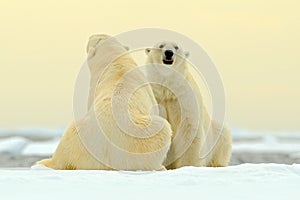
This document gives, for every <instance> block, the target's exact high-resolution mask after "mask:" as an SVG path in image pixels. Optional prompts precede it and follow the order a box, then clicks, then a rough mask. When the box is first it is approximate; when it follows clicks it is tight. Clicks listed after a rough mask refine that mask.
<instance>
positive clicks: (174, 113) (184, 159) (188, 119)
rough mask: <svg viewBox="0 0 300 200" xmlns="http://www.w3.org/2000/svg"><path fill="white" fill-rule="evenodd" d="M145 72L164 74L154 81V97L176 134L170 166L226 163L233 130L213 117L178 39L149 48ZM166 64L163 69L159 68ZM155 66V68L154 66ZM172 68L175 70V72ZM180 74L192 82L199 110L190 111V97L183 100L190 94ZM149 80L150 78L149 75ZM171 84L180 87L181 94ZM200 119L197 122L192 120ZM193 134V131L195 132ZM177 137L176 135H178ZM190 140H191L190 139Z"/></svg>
mask: <svg viewBox="0 0 300 200" xmlns="http://www.w3.org/2000/svg"><path fill="white" fill-rule="evenodd" d="M146 54H147V64H149V66H147V69H146V73H147V76H148V79H149V76H151V79H153V78H152V77H155V79H156V80H157V79H158V78H157V77H158V76H159V75H160V76H163V78H162V79H161V80H160V81H161V83H162V84H160V83H155V84H154V83H153V82H152V81H151V82H152V83H151V86H152V89H153V92H154V95H155V98H156V100H157V102H158V104H159V105H160V106H161V107H162V108H163V109H162V110H163V111H164V112H161V113H163V114H161V116H164V117H165V118H166V119H167V120H168V122H169V123H170V124H171V127H172V131H173V135H172V143H171V147H170V150H169V152H168V155H167V159H166V161H165V166H166V168H167V169H175V168H179V167H182V166H212V167H218V166H227V165H228V162H229V160H230V157H231V133H230V130H229V129H228V128H227V127H226V126H224V127H222V125H221V124H219V123H217V122H216V121H214V120H211V117H210V116H209V114H208V112H207V109H206V107H205V105H204V102H203V98H202V96H201V91H200V87H199V85H198V84H197V81H196V80H195V78H194V77H193V76H192V74H191V72H190V70H189V69H190V67H191V66H190V65H189V64H188V63H187V61H186V58H187V57H188V56H189V53H188V52H185V51H183V50H182V49H181V48H180V47H179V46H178V45H177V44H176V43H173V42H161V43H158V44H156V45H155V46H154V47H153V48H147V49H146ZM165 67H166V68H167V69H168V70H164V71H162V69H159V68H165ZM155 68H156V69H155ZM158 69H159V70H158ZM172 71H173V72H172ZM176 74H177V75H178V74H180V76H182V77H183V78H184V82H186V83H188V85H189V86H191V88H192V90H193V93H194V95H195V99H196V101H197V104H198V106H199V108H200V109H199V112H197V113H196V115H195V114H191V115H189V113H185V112H192V111H193V108H190V110H189V111H187V110H186V109H183V107H184V106H188V105H190V107H191V105H192V103H191V101H190V100H189V98H187V100H185V101H184V102H180V98H181V97H182V96H185V95H187V92H186V91H187V87H184V86H183V82H182V81H180V80H179V78H178V77H175V75H176ZM149 80H150V79H149ZM170 88H177V90H178V95H176V94H175V93H174V91H172V90H171V89H170ZM195 118H197V119H198V122H197V126H195V123H194V122H192V120H195ZM193 134H194V135H193ZM175 138H176V139H175ZM188 141H190V142H188Z"/></svg>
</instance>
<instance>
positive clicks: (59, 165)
mask: <svg viewBox="0 0 300 200" xmlns="http://www.w3.org/2000/svg"><path fill="white" fill-rule="evenodd" d="M87 51H88V64H89V68H90V71H91V83H90V94H89V103H88V104H89V105H88V108H89V110H88V113H87V114H86V116H85V117H84V118H83V119H80V120H78V121H76V122H73V123H72V124H71V125H70V126H69V128H68V129H67V130H66V132H65V133H64V135H63V137H62V139H61V141H60V144H59V146H58V147H57V149H56V151H55V153H54V155H53V156H52V158H50V159H46V160H42V161H40V162H38V164H43V165H45V166H47V167H50V168H53V169H118V170H161V169H164V166H163V162H164V160H165V158H166V155H167V152H168V150H169V147H170V143H171V134H172V133H171V127H170V125H169V123H168V122H167V121H166V120H165V119H163V118H161V117H159V116H158V115H155V113H154V115H151V116H150V114H149V113H150V110H151V108H152V106H154V105H155V104H156V100H155V98H154V95H153V92H152V89H151V87H150V85H149V84H148V85H145V86H144V87H141V88H139V89H138V90H137V91H135V92H134V93H133V94H132V96H131V98H130V101H129V102H128V103H129V104H128V107H126V108H125V109H127V110H126V113H127V112H128V114H129V116H130V119H131V121H132V122H133V124H134V125H135V126H137V128H138V129H141V130H147V131H148V132H153V130H158V131H157V132H155V133H152V136H149V137H148V136H147V137H146V136H145V137H144V136H143V135H139V134H142V133H143V132H141V133H135V132H130V133H126V132H124V129H122V127H120V126H118V124H117V121H116V119H115V117H116V116H115V115H114V113H113V108H114V107H113V105H112V99H113V98H116V99H117V100H118V99H121V100H122V98H123V96H122V95H126V93H127V92H129V89H128V88H127V86H128V87H129V86H131V85H133V84H134V81H136V80H140V81H143V80H144V79H145V77H144V76H143V74H142V73H140V72H139V71H138V70H137V71H136V73H134V77H132V76H128V77H127V78H124V74H126V73H127V72H129V71H131V70H136V67H137V66H136V64H135V62H134V61H133V59H132V58H131V56H129V55H122V54H124V53H126V49H125V48H124V47H123V45H121V44H120V43H119V42H118V41H117V40H116V39H114V38H111V37H109V36H106V35H94V36H92V37H90V40H89V43H88V47H87ZM122 78H124V80H123V82H122V84H119V81H120V80H121V79H122ZM117 102H118V101H117ZM116 106H117V108H118V106H119V104H117V105H116ZM120 109H124V108H120ZM121 112H123V110H120V113H117V115H118V114H120V116H125V115H124V113H121ZM117 117H118V116H117ZM119 120H120V121H121V122H123V121H122V120H123V119H122V118H121V119H119ZM99 127H101V129H102V131H100V129H99ZM149 127H150V128H149ZM123 128H124V127H123ZM139 136H140V137H139Z"/></svg>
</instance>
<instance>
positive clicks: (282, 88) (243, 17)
mask: <svg viewBox="0 0 300 200" xmlns="http://www.w3.org/2000/svg"><path fill="white" fill-rule="evenodd" d="M0 25H1V31H0V34H1V37H0V83H1V84H0V97H1V98H0V127H23V126H48V127H56V126H65V125H67V124H68V123H69V122H70V121H71V120H72V118H73V117H72V94H73V87H74V82H75V79H76V76H77V73H78V71H79V69H80V67H81V64H82V63H83V61H84V59H85V56H86V55H85V48H86V42H87V38H88V36H89V35H91V34H93V33H107V34H112V35H114V34H118V33H121V32H124V31H129V30H132V29H136V28H143V27H156V28H166V29H171V30H174V31H177V32H180V33H182V34H184V35H187V36H188V37H190V38H192V39H194V40H195V41H197V42H198V43H199V44H200V45H201V46H202V47H203V48H204V49H205V50H206V51H207V53H208V54H209V55H210V57H211V58H212V60H213V61H214V63H215V64H216V66H217V68H218V69H219V71H220V74H221V75H222V78H223V80H224V85H225V89H226V94H227V121H228V123H229V124H230V125H232V126H234V127H241V128H249V129H263V130H299V129H300V120H299V117H298V114H299V113H300V105H299V102H300V78H298V76H299V74H300V58H299V53H300V2H299V1H297V0H294V1H292V0H282V1H276V0H273V1H271V0H266V1H261V0H251V1H250V0H247V1H238V0H229V1H228V0H226V1H212V0H206V1H201V0H200V1H196V0H194V1H182V0H180V1H176V0H172V1H170V0H164V1H161V0H159V1H157V0H152V1H141V0H129V1H121V0H118V1H116V0H110V1H100V0H97V1H96V0H93V1H91V0H86V1H74V0H73V1H53V0H52V1H50V0H44V1H34V0H27V1H17V0H1V2H0Z"/></svg>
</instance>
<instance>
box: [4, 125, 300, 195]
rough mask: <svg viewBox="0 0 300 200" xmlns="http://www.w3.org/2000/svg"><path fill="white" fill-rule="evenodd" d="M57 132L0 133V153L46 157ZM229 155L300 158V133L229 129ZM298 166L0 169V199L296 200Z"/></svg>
mask: <svg viewBox="0 0 300 200" xmlns="http://www.w3.org/2000/svg"><path fill="white" fill-rule="evenodd" d="M62 133H63V130H62V129H61V130H60V129H40V128H38V129H35V128H34V129H30V128H28V129H13V130H9V129H7V130H4V129H1V130H0V156H1V154H10V155H20V156H32V155H33V156H44V157H48V156H51V155H52V154H53V152H54V151H55V149H56V147H57V145H58V143H59V140H60V136H61V134H62ZM233 152H234V153H243V152H252V153H257V154H260V153H286V154H287V156H290V157H293V158H300V134H299V133H290V132H279V133H269V132H264V131H261V132H256V133H252V132H250V131H247V130H239V129H234V130H233ZM299 186H300V164H293V165H284V164H241V165H236V166H229V167H225V168H207V167H201V168H197V167H183V168H180V169H176V170H169V171H159V172H141V171H137V172H128V171H102V170H98V171H93V170H91V171H87V170H86V171H84V170H83V171H80V170H78V171H59V170H52V169H49V168H47V167H45V166H42V165H35V166H33V167H32V168H31V169H29V168H8V169H4V168H2V169H1V168H0V199H9V200H14V199H32V200H35V199H43V200H44V199H46V200H47V199H49V200H50V199H51V200H53V199H56V200H60V199H64V200H65V199H74V200H77V199H78V200H79V199H80V200H82V199H125V200H126V199H130V200H135V199H139V200H140V199H143V200H148V199H149V200H150V199H151V200H153V199H155V200H159V199H164V200H166V199H172V200H177V199H222V200H227V199H230V200H232V199H238V200H241V199H243V200H248V199H249V200H250V199H251V200H253V199H255V200H257V199H258V200H260V199H261V200H266V199H272V200H277V199H278V200H281V199H297V198H298V197H299V196H300V190H299Z"/></svg>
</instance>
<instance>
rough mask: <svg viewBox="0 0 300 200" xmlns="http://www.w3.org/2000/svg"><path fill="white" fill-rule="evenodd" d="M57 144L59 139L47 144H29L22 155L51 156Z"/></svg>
mask: <svg viewBox="0 0 300 200" xmlns="http://www.w3.org/2000/svg"><path fill="white" fill-rule="evenodd" d="M58 143H59V139H56V140H52V141H47V142H33V143H29V144H28V145H27V146H26V147H25V148H24V149H23V151H22V155H39V156H49V155H52V154H53V153H54V151H55V149H56V147H57V145H58Z"/></svg>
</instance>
